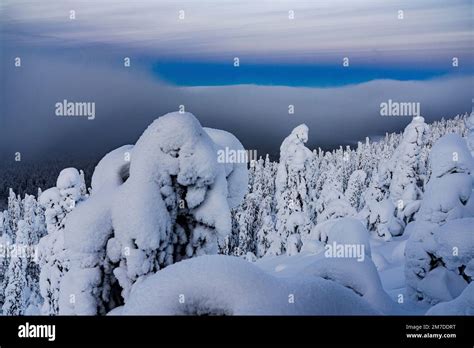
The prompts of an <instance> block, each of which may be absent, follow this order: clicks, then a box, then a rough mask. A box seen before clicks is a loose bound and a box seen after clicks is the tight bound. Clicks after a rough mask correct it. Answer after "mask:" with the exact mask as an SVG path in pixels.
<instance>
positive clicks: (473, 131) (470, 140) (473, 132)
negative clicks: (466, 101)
mask: <svg viewBox="0 0 474 348" xmlns="http://www.w3.org/2000/svg"><path fill="white" fill-rule="evenodd" d="M466 128H467V129H468V130H469V132H468V134H467V139H466V140H467V146H468V148H469V150H470V151H471V154H472V155H473V156H474V112H471V114H470V115H469V117H468V118H466Z"/></svg>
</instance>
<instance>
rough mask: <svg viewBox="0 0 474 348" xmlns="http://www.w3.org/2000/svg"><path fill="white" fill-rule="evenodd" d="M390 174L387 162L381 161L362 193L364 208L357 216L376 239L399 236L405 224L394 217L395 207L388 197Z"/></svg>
mask: <svg viewBox="0 0 474 348" xmlns="http://www.w3.org/2000/svg"><path fill="white" fill-rule="evenodd" d="M389 183H390V173H389V170H388V168H387V162H386V161H382V162H381V163H380V164H379V169H374V170H373V172H372V175H371V182H370V184H369V187H368V189H367V191H365V192H364V194H363V198H364V204H365V205H364V207H363V209H362V210H361V211H360V212H359V213H358V214H357V216H358V217H359V218H361V219H362V220H365V221H366V222H367V225H366V227H367V229H368V230H369V232H371V233H373V234H374V235H375V236H376V237H377V238H381V239H384V240H389V239H391V238H392V236H393V235H399V234H401V231H403V228H404V227H405V224H404V223H403V221H401V220H400V219H398V218H397V217H396V216H395V205H394V204H393V202H392V200H391V199H390V198H389V197H388V195H389V192H388V185H389Z"/></svg>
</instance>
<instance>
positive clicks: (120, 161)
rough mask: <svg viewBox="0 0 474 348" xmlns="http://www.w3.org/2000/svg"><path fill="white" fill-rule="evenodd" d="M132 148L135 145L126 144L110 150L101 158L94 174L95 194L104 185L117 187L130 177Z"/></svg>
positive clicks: (93, 188)
mask: <svg viewBox="0 0 474 348" xmlns="http://www.w3.org/2000/svg"><path fill="white" fill-rule="evenodd" d="M132 150H133V145H124V146H122V147H119V148H118V149H115V150H113V151H111V152H109V153H108V154H107V155H105V156H104V157H103V158H102V159H101V160H100V162H99V163H98V164H97V166H96V167H95V170H94V173H93V174H92V180H91V185H92V193H93V194H94V193H95V192H97V191H99V189H101V188H102V187H103V186H112V187H117V186H120V185H122V184H123V183H124V182H125V181H126V180H127V179H128V177H129V175H130V161H131V156H132Z"/></svg>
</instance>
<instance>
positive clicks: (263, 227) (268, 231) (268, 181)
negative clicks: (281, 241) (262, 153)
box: [255, 155, 277, 257]
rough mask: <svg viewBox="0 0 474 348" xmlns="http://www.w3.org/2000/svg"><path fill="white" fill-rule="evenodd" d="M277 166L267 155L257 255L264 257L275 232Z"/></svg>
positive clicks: (260, 207) (257, 235) (258, 225)
mask: <svg viewBox="0 0 474 348" xmlns="http://www.w3.org/2000/svg"><path fill="white" fill-rule="evenodd" d="M276 170H277V167H276V165H275V163H273V162H271V161H270V157H269V156H268V155H267V156H266V158H265V162H264V169H263V182H262V189H261V192H262V193H261V197H262V199H261V201H260V205H259V209H258V220H257V232H256V244H257V245H256V250H255V255H256V256H257V257H262V256H264V255H265V254H266V253H267V250H268V249H269V248H270V245H271V235H272V234H274V233H275V219H274V216H275V179H274V178H275V176H276Z"/></svg>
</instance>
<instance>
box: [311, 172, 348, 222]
mask: <svg viewBox="0 0 474 348" xmlns="http://www.w3.org/2000/svg"><path fill="white" fill-rule="evenodd" d="M316 210H317V212H318V217H317V222H318V223H321V222H323V221H326V220H330V219H336V218H340V217H344V216H351V215H354V214H355V213H356V210H355V209H354V207H352V206H351V204H350V202H349V201H348V199H347V198H346V196H344V193H343V183H342V178H341V172H340V169H337V168H335V167H334V166H333V165H331V166H330V167H329V169H328V177H327V179H326V181H325V182H324V186H323V189H322V190H321V194H320V196H319V199H318V201H317V203H316Z"/></svg>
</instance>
